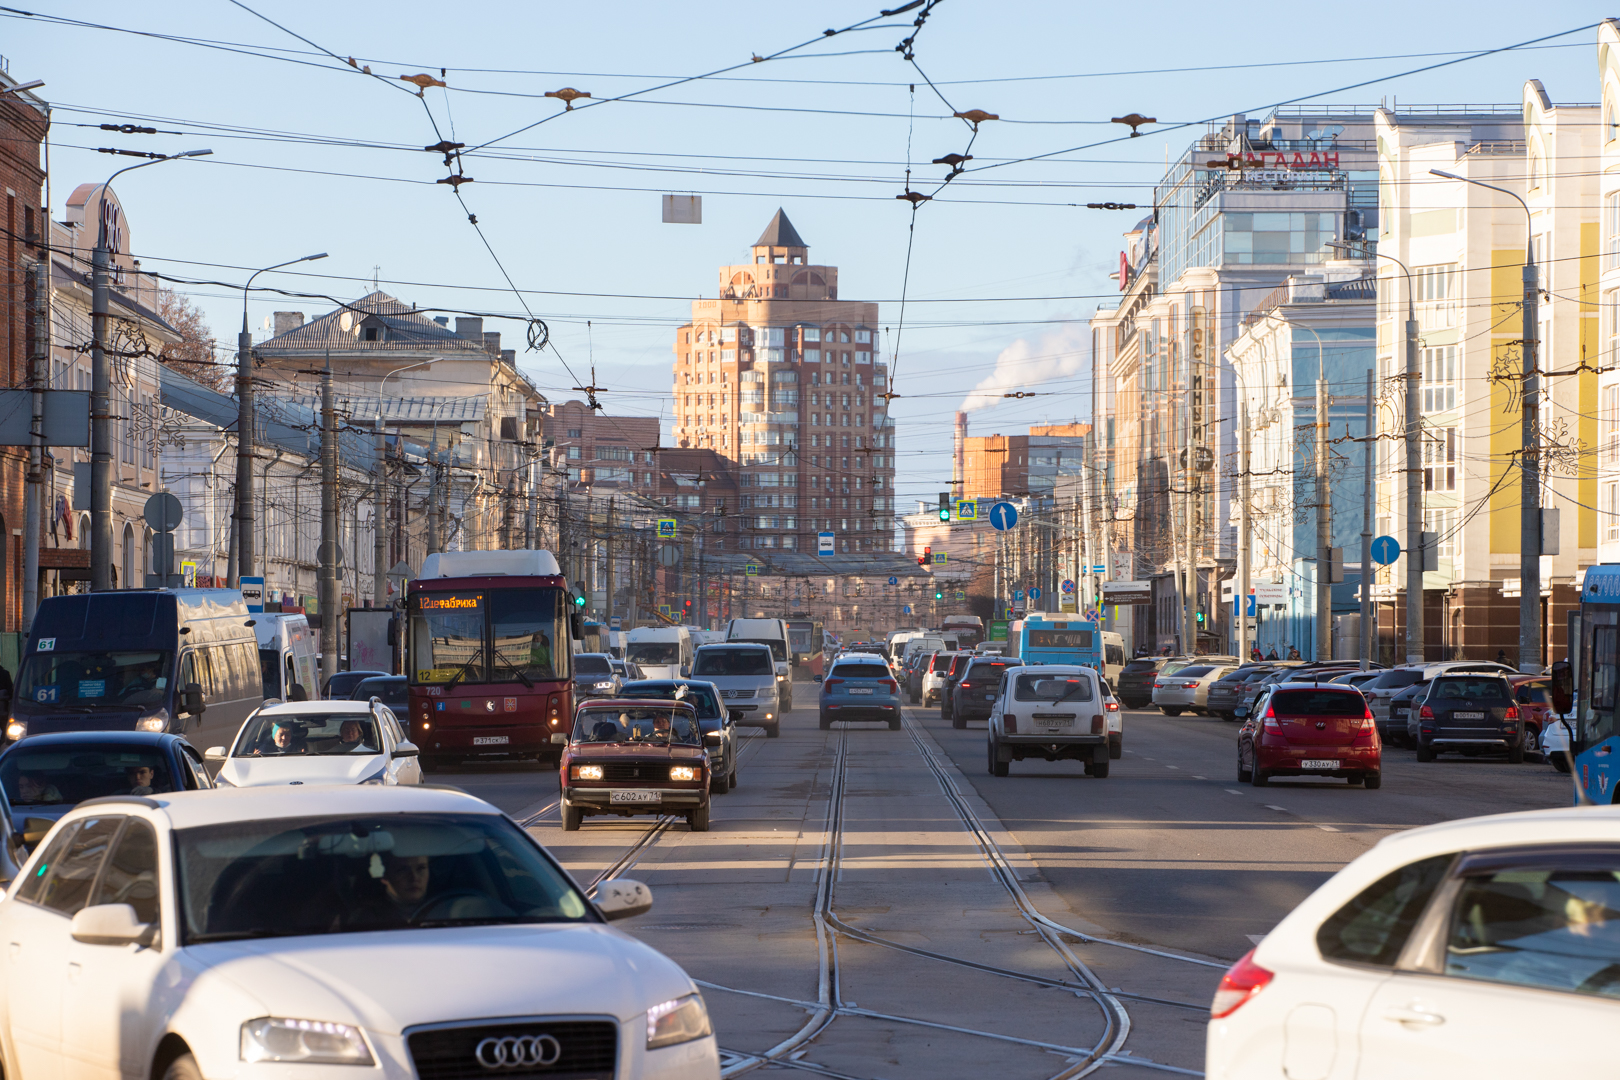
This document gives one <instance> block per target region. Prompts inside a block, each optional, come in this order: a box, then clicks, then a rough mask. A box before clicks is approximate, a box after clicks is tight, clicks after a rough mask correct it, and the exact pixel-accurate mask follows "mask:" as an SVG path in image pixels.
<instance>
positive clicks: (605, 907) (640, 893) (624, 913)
mask: <svg viewBox="0 0 1620 1080" xmlns="http://www.w3.org/2000/svg"><path fill="white" fill-rule="evenodd" d="M596 910H598V911H600V912H601V913H602V917H603V918H604V919H606V920H607V921H608V922H616V921H618V920H619V919H629V918H633V917H635V916H637V915H645V914H647V912H649V911H651V910H652V890H651V889H649V888H647V886H645V885H643V884H642V883H641V882H639V881H632V880H631V879H630V878H610V879H609V880H607V881H603V882H601V883H599V884H598V885H597V886H596Z"/></svg>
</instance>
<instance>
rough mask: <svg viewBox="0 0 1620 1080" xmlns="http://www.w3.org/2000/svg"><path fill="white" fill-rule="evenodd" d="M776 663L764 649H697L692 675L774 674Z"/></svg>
mask: <svg viewBox="0 0 1620 1080" xmlns="http://www.w3.org/2000/svg"><path fill="white" fill-rule="evenodd" d="M775 673H776V665H775V664H774V663H772V662H771V654H770V653H769V652H768V651H767V650H765V649H716V648H708V649H699V650H698V654H697V659H696V660H694V661H693V662H692V674H694V675H718V676H727V675H774V674H775Z"/></svg>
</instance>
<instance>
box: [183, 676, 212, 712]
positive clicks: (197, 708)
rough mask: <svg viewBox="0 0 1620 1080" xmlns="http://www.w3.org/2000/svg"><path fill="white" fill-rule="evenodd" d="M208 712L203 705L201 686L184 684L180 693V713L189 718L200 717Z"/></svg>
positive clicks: (206, 707)
mask: <svg viewBox="0 0 1620 1080" xmlns="http://www.w3.org/2000/svg"><path fill="white" fill-rule="evenodd" d="M207 710H208V706H207V705H205V704H203V692H202V685H201V684H200V683H186V685H185V687H184V688H183V689H182V690H181V691H180V711H181V712H183V713H186V714H187V715H189V716H201V715H202V714H203V713H204V712H206V711H207Z"/></svg>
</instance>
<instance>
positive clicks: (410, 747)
mask: <svg viewBox="0 0 1620 1080" xmlns="http://www.w3.org/2000/svg"><path fill="white" fill-rule="evenodd" d="M421 753H422V751H420V750H418V749H417V747H416V744H415V743H413V742H402V743H400V744H399V745H398V746H395V747H394V756H395V757H416V756H418V755H420V754H421Z"/></svg>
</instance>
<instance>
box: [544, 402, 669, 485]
mask: <svg viewBox="0 0 1620 1080" xmlns="http://www.w3.org/2000/svg"><path fill="white" fill-rule="evenodd" d="M542 412H543V413H544V415H545V433H546V440H547V441H548V442H550V443H551V444H552V448H551V462H552V467H553V468H554V469H557V470H566V475H567V478H568V484H569V486H570V487H572V488H585V487H589V488H591V489H592V490H593V491H601V492H602V493H604V494H611V493H612V492H613V491H615V490H620V489H626V490H628V489H634V490H637V491H641V492H643V493H650V492H652V491H653V490H654V487H655V485H656V484H657V482H658V476H657V473H658V462H657V458H658V452H657V447H658V418H657V417H655V416H607V415H604V414H602V413H598V412H594V411H592V409H591V407H590V406H589V405H588V404H586V403H585V402H583V401H578V400H572V401H564V402H561V403H559V404H556V405H548V406H545V407H544V408H543V410H542Z"/></svg>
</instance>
